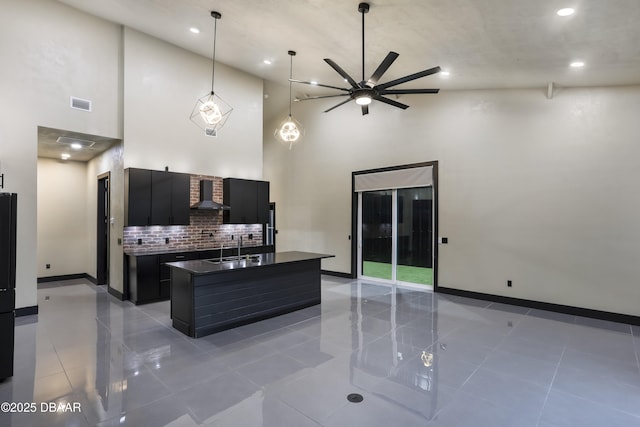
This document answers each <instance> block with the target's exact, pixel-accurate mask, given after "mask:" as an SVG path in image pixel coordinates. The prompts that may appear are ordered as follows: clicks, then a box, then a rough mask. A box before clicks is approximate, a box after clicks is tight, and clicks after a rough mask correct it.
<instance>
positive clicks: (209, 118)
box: [190, 11, 233, 136]
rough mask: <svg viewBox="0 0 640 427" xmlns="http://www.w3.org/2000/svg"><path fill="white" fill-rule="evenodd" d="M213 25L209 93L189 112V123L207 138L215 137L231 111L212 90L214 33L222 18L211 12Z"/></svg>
mask: <svg viewBox="0 0 640 427" xmlns="http://www.w3.org/2000/svg"><path fill="white" fill-rule="evenodd" d="M211 17H212V18H213V19H214V21H213V22H214V23H213V61H212V62H213V63H212V66H211V92H210V93H208V94H206V95H205V96H203V97H202V98H200V99H198V100H197V101H196V105H195V106H194V107H193V111H192V112H191V116H190V118H191V121H192V122H194V123H195V124H196V125H197V126H198V127H199V128H200V129H203V130H204V132H205V135H207V136H217V134H218V130H219V129H220V128H222V126H224V124H225V123H226V122H227V119H228V118H229V115H231V112H232V111H233V108H232V107H231V106H230V105H229V104H227V103H226V102H225V101H224V100H223V99H222V98H220V97H219V96H218V95H216V93H215V92H214V90H213V83H214V80H215V72H216V31H217V24H218V19H220V18H222V15H221V14H220V13H219V12H215V11H212V12H211Z"/></svg>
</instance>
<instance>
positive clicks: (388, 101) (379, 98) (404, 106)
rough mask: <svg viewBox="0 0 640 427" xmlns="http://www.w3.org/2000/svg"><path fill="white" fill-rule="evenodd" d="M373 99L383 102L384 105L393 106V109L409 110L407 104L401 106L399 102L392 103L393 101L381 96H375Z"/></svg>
mask: <svg viewBox="0 0 640 427" xmlns="http://www.w3.org/2000/svg"><path fill="white" fill-rule="evenodd" d="M373 99H375V100H376V101H380V102H384V103H385V104H389V105H393V106H394V107H398V108H402V109H403V110H406V109H407V108H409V106H408V105H407V104H403V103H401V102H398V101H394V100H393V99H389V98H385V97H383V96H375V97H374V98H373Z"/></svg>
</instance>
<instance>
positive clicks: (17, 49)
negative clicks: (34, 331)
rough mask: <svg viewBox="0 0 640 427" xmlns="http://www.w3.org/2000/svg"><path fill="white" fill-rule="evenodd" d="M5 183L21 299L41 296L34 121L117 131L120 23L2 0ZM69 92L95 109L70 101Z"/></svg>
mask: <svg viewBox="0 0 640 427" xmlns="http://www.w3.org/2000/svg"><path fill="white" fill-rule="evenodd" d="M0 10H2V13H0V59H1V63H2V67H0V93H1V94H2V102H1V103H0V162H1V168H2V172H3V173H4V174H5V182H6V185H5V188H4V189H3V190H2V191H11V192H16V193H18V213H19V218H18V230H17V240H18V244H17V271H16V275H17V277H16V307H17V308H21V307H29V306H35V305H36V303H37V295H36V277H37V264H36V263H37V261H36V250H37V243H36V242H37V238H36V227H37V191H36V189H37V149H36V144H37V127H38V126H39V125H40V126H46V127H51V128H59V129H68V130H72V131H77V132H81V133H88V134H97V135H104V136H110V137H118V136H119V135H118V133H119V128H118V113H119V110H118V108H117V107H118V99H117V97H118V93H119V91H118V78H119V74H118V66H119V53H118V52H119V46H120V31H119V28H118V26H116V25H114V24H112V23H108V22H106V21H103V20H100V19H97V18H94V17H91V16H89V15H86V14H84V13H81V12H78V11H76V10H74V9H71V8H69V7H67V6H64V5H62V4H60V3H58V2H55V1H49V0H21V1H14V0H0ZM69 96H77V97H80V98H85V99H90V100H92V101H93V112H92V113H87V112H83V111H78V110H72V109H70V108H69Z"/></svg>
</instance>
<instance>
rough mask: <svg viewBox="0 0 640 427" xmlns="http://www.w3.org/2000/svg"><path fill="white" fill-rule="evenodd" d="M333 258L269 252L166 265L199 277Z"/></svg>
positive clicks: (325, 255)
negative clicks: (221, 260) (220, 259)
mask: <svg viewBox="0 0 640 427" xmlns="http://www.w3.org/2000/svg"><path fill="white" fill-rule="evenodd" d="M334 256H335V255H327V254H318V253H314V252H300V251H290V252H276V253H273V252H271V253H263V254H256V255H248V258H247V257H244V256H243V258H242V259H241V260H235V261H226V262H215V261H216V259H215V258H213V259H212V261H214V262H212V261H208V260H204V259H198V260H190V261H177V262H168V263H166V265H168V266H169V267H172V268H180V269H183V270H186V271H188V272H189V273H191V274H196V275H201V274H210V273H217V272H221V271H229V270H237V269H243V268H259V267H264V266H267V265H276V264H287V263H291V262H297V261H309V260H312V259H322V258H332V257H334ZM256 257H257V258H258V260H255V258H256ZM252 259H254V260H252Z"/></svg>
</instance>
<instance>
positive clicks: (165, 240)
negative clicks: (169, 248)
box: [164, 237, 169, 245]
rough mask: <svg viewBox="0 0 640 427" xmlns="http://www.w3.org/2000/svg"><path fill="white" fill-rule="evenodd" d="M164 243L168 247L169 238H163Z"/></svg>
mask: <svg viewBox="0 0 640 427" xmlns="http://www.w3.org/2000/svg"><path fill="white" fill-rule="evenodd" d="M164 243H165V245H168V244H169V238H168V237H165V238H164Z"/></svg>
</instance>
